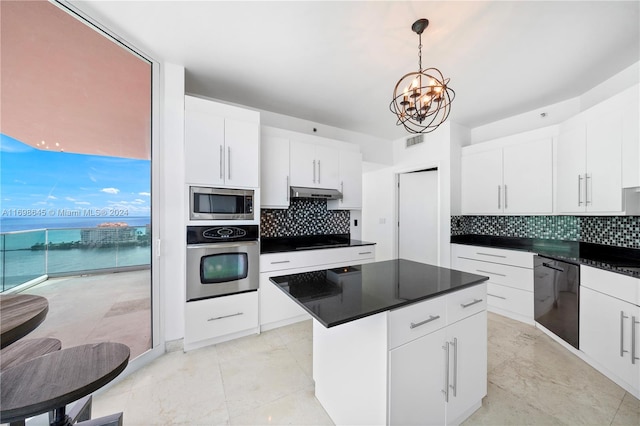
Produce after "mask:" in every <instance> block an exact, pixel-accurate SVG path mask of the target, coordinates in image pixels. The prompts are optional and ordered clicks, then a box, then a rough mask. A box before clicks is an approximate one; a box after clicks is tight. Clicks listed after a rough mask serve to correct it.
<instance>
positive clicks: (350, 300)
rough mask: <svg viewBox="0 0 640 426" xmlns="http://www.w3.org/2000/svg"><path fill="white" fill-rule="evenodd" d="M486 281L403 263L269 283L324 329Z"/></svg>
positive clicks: (286, 277)
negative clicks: (293, 301)
mask: <svg viewBox="0 0 640 426" xmlns="http://www.w3.org/2000/svg"><path fill="white" fill-rule="evenodd" d="M485 280H488V277H484V276H481V275H475V274H469V273H466V272H461V271H455V270H453V269H448V268H441V267H439V266H434V265H426V264H424V263H418V262H413V261H410V260H404V259H394V260H387V261H383V262H373V263H367V264H364V265H354V266H345V267H341V268H333V269H325V270H320V271H312V272H305V273H301V274H291V275H283V276H279V277H273V278H271V282H273V283H274V284H275V285H276V287H278V288H279V289H280V290H282V291H283V292H284V293H286V294H287V295H288V296H289V297H291V298H292V299H293V300H295V301H296V302H297V303H298V304H299V305H300V306H302V307H303V308H304V309H305V310H306V311H307V312H309V313H310V314H311V315H312V316H313V317H314V318H315V319H317V320H318V321H320V323H321V324H322V325H324V326H325V327H333V326H336V325H339V324H344V323H346V322H350V321H354V320H357V319H359V318H363V317H366V316H369V315H374V314H377V313H379V312H384V311H388V310H391V309H396V308H399V307H402V306H405V305H409V304H411V303H415V302H418V301H421V300H425V299H430V298H432V297H435V296H440V295H442V294H446V293H449V292H452V291H456V290H460V289H463V288H466V287H470V286H472V285H476V284H479V283H481V282H483V281H485Z"/></svg>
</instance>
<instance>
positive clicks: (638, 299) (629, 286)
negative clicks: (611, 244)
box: [580, 265, 640, 306]
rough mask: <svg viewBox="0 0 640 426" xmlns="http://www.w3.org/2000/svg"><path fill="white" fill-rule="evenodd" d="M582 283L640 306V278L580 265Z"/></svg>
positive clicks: (584, 285) (583, 285)
mask: <svg viewBox="0 0 640 426" xmlns="http://www.w3.org/2000/svg"><path fill="white" fill-rule="evenodd" d="M580 285H581V286H582V287H588V288H590V289H592V290H596V291H599V292H600V293H604V294H607V295H609V296H613V297H615V298H617V299H620V300H623V301H625V302H628V303H633V304H634V305H637V306H640V279H638V278H634V277H630V276H627V275H622V274H617V273H615V272H609V271H605V270H603V269H598V268H592V267H589V266H584V265H583V266H580Z"/></svg>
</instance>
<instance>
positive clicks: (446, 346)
mask: <svg viewBox="0 0 640 426" xmlns="http://www.w3.org/2000/svg"><path fill="white" fill-rule="evenodd" d="M442 349H444V351H445V353H446V360H445V362H444V390H443V391H442V393H443V394H444V401H445V402H449V342H446V343H445V344H444V346H443V347H442Z"/></svg>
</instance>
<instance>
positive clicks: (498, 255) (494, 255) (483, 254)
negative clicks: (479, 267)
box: [476, 251, 507, 259]
mask: <svg viewBox="0 0 640 426" xmlns="http://www.w3.org/2000/svg"><path fill="white" fill-rule="evenodd" d="M476 254H479V255H480V256H491V257H501V258H503V259H506V257H507V256H503V255H501V254H491V253H481V252H479V251H477V252H476Z"/></svg>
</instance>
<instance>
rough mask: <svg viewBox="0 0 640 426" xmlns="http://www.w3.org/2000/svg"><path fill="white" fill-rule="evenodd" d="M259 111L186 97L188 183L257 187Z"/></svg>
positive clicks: (186, 164)
mask: <svg viewBox="0 0 640 426" xmlns="http://www.w3.org/2000/svg"><path fill="white" fill-rule="evenodd" d="M259 131H260V116H259V113H257V112H254V111H249V110H243V109H240V108H237V107H232V106H228V105H224V104H219V103H216V102H213V101H208V100H206V99H200V98H196V97H192V96H185V129H184V132H185V179H186V182H187V183H188V184H196V185H213V186H223V187H224V186H228V187H249V188H257V187H258V185H259V183H258V182H259V179H258V178H259V174H258V173H259V172H258V168H259V140H260V132H259Z"/></svg>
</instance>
